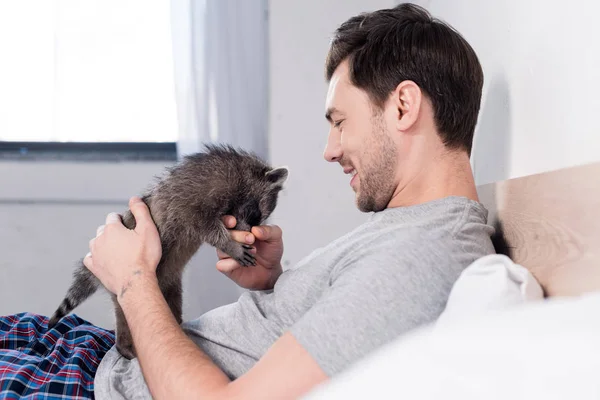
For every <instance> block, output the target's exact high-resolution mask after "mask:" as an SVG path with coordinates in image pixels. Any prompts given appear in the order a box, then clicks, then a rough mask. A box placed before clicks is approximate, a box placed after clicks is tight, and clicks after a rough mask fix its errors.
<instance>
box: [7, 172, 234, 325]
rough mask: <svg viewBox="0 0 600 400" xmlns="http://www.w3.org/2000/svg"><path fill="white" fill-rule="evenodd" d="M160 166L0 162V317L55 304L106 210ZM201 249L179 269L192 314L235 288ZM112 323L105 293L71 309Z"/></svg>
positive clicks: (120, 204) (228, 297)
mask: <svg viewBox="0 0 600 400" xmlns="http://www.w3.org/2000/svg"><path fill="white" fill-rule="evenodd" d="M165 165H166V164H163V163H158V162H135V163H134V162H121V163H102V162H92V163H81V162H79V163H76V162H58V161H54V162H14V161H10V162H9V161H0V315H6V314H13V313H19V312H25V311H28V312H34V313H39V314H43V315H49V314H51V313H52V312H54V310H55V309H56V307H57V306H58V305H59V304H60V301H61V300H62V298H63V296H64V294H65V292H66V290H67V288H68V286H69V284H70V279H71V273H72V270H73V266H74V264H75V262H76V261H77V260H78V259H79V258H81V257H83V256H84V255H85V254H86V253H87V252H88V241H89V240H90V239H91V238H92V237H93V236H94V235H95V232H96V228H97V227H98V225H101V224H103V223H104V219H105V217H106V214H108V213H109V212H112V211H116V212H120V211H122V210H124V209H125V208H126V207H127V201H128V199H129V196H132V195H134V194H136V193H139V191H140V190H142V189H143V188H144V187H145V186H146V184H147V183H148V182H150V181H151V180H152V179H153V177H154V176H155V175H157V174H160V173H161V171H162V169H163V167H164V166H165ZM216 259H217V258H216V255H215V251H214V249H212V248H211V247H206V248H204V249H201V250H200V252H199V253H198V254H196V256H195V257H194V259H193V260H192V262H191V264H190V266H189V268H188V269H187V271H186V275H187V276H186V279H185V285H184V291H185V294H184V304H185V306H184V314H185V315H186V316H187V317H189V318H193V317H195V316H197V315H199V314H200V313H202V312H204V311H208V310H210V309H212V308H214V307H217V306H219V305H222V304H225V303H228V302H231V301H234V300H235V299H236V298H237V297H238V296H239V293H240V291H239V289H238V288H237V287H236V286H235V285H234V284H233V283H231V281H229V279H227V278H226V277H225V276H223V275H222V274H220V273H219V272H218V271H216V270H215V268H214V264H215V262H216ZM75 313H76V314H77V315H79V316H81V317H82V318H85V319H88V320H89V321H91V322H93V323H95V324H97V325H100V326H103V327H107V328H112V326H113V314H112V311H111V303H110V300H109V297H108V296H107V295H106V294H104V293H101V292H99V293H97V294H95V295H94V296H93V297H92V298H91V299H90V300H88V301H87V302H85V303H84V304H83V305H81V306H80V307H79V308H78V309H77V310H76V312H75Z"/></svg>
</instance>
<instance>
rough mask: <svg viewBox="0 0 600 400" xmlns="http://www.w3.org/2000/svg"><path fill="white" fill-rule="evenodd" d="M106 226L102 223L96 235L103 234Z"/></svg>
mask: <svg viewBox="0 0 600 400" xmlns="http://www.w3.org/2000/svg"><path fill="white" fill-rule="evenodd" d="M104 227H105V225H100V226H99V227H98V229H96V237H98V236H100V235H102V232H104Z"/></svg>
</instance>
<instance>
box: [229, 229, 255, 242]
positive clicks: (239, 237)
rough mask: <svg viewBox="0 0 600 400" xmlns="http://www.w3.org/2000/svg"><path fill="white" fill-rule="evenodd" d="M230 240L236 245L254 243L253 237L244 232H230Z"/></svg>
mask: <svg viewBox="0 0 600 400" xmlns="http://www.w3.org/2000/svg"><path fill="white" fill-rule="evenodd" d="M231 238H232V239H233V240H235V241H236V242H238V243H245V244H252V243H254V235H253V234H251V233H250V232H246V231H231Z"/></svg>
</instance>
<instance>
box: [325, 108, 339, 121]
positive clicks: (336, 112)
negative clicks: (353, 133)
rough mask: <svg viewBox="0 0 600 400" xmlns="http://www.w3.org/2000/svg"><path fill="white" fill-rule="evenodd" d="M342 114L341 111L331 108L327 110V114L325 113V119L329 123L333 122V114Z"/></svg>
mask: <svg viewBox="0 0 600 400" xmlns="http://www.w3.org/2000/svg"><path fill="white" fill-rule="evenodd" d="M339 112H340V110H338V109H337V108H335V107H330V108H328V109H327V112H326V113H325V119H326V120H327V121H329V122H332V119H331V116H332V115H333V114H338V113H339Z"/></svg>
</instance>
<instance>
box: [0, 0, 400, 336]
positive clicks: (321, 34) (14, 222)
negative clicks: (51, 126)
mask: <svg viewBox="0 0 600 400" xmlns="http://www.w3.org/2000/svg"><path fill="white" fill-rule="evenodd" d="M391 5H392V0H373V1H370V2H366V1H364V0H352V1H349V0H328V1H319V0H310V1H304V2H291V1H270V2H269V7H270V11H269V29H270V42H269V45H270V87H271V89H270V131H269V139H270V142H271V151H270V157H271V159H272V160H273V162H274V163H275V164H283V165H288V166H289V167H290V171H291V176H290V181H289V185H288V186H287V189H286V191H285V192H284V193H283V194H282V199H281V202H280V206H279V207H278V210H277V211H276V213H275V215H274V216H273V222H276V223H281V225H282V226H283V228H284V232H285V234H284V237H285V243H286V245H285V246H286V247H285V258H284V264H285V266H290V265H293V264H294V263H296V262H297V261H299V259H300V258H301V257H303V256H304V255H306V254H307V253H308V252H309V251H311V250H313V249H315V248H316V247H318V246H322V245H325V244H326V243H327V242H329V241H330V240H331V239H333V238H335V237H337V236H339V235H341V234H343V233H344V232H346V231H348V230H349V229H351V228H352V227H353V226H355V225H357V224H358V223H360V222H361V221H362V220H363V219H364V218H366V215H364V214H361V213H359V212H358V211H356V209H355V207H354V203H353V201H354V196H353V193H352V190H351V188H350V187H349V185H348V183H349V180H348V179H347V177H346V176H345V175H343V174H342V171H341V169H340V168H339V166H337V165H331V164H328V163H326V162H325V161H324V160H323V158H322V152H323V149H324V146H325V140H326V135H327V129H328V128H327V124H326V123H325V119H324V118H323V107H324V98H325V93H326V85H325V82H324V79H323V62H324V57H325V53H326V51H327V47H328V43H329V37H330V35H331V33H332V32H333V31H334V30H335V28H336V27H337V26H338V25H339V24H340V23H341V22H343V21H344V20H345V19H347V18H348V17H350V16H352V15H355V14H357V13H359V12H362V11H369V10H373V9H376V8H382V7H389V6H391ZM163 167H164V165H163V164H161V163H118V164H115V163H98V162H97V163H90V164H82V163H66V162H59V161H55V162H48V163H39V162H7V161H0V315H4V314H11V313H17V312H23V311H30V312H36V313H41V314H45V315H47V314H50V313H51V312H53V311H54V308H55V307H56V306H57V305H58V304H59V302H60V301H61V299H62V296H63V295H64V293H65V291H66V289H67V287H68V285H69V283H70V274H71V271H72V268H73V262H74V261H75V260H77V259H78V258H79V257H82V256H83V255H85V253H86V252H87V246H88V244H87V243H88V240H89V239H90V238H91V236H90V235H92V234H93V233H94V232H95V230H96V227H97V226H98V225H99V224H101V223H103V221H104V217H105V215H106V214H107V213H108V212H111V211H115V210H117V211H118V210H120V209H123V208H124V207H126V204H127V199H128V196H129V195H131V194H134V193H136V192H137V191H138V190H139V189H141V187H142V186H143V185H145V184H146V182H148V181H149V180H150V179H151V178H152V176H154V175H155V174H157V173H159V172H160V171H161V169H162V168H163ZM215 261H216V256H215V254H214V250H213V249H212V248H208V247H207V248H205V249H204V250H201V251H200V252H199V254H197V255H196V257H195V258H194V259H193V261H192V267H191V268H189V269H188V273H189V279H186V282H187V287H186V288H185V300H186V306H185V308H184V312H185V313H186V315H187V316H188V317H193V316H195V315H198V314H199V313H202V312H204V311H206V310H209V309H211V308H214V307H216V306H219V305H222V304H226V303H228V302H231V301H233V300H235V299H236V298H237V297H238V296H239V289H238V288H237V287H235V286H234V285H233V284H231V283H230V282H229V280H227V278H226V277H224V276H222V275H221V274H219V273H218V272H217V271H216V270H215V269H214V262H215ZM77 314H78V315H80V316H81V317H83V318H86V319H88V320H90V321H92V322H93V323H96V324H98V325H101V326H105V327H111V326H112V320H113V317H112V313H111V312H110V302H109V300H108V297H107V296H105V295H101V294H96V295H95V296H94V297H93V298H92V299H90V300H89V301H88V302H86V303H85V304H83V305H82V306H81V307H80V308H79V309H78V310H77Z"/></svg>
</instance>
